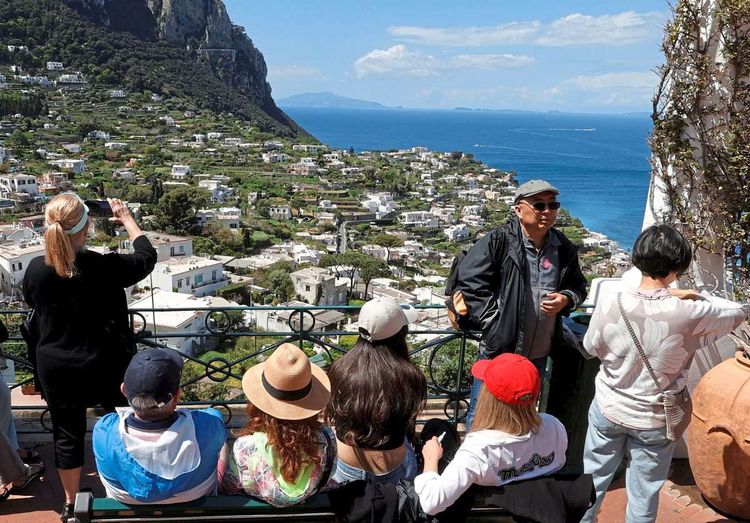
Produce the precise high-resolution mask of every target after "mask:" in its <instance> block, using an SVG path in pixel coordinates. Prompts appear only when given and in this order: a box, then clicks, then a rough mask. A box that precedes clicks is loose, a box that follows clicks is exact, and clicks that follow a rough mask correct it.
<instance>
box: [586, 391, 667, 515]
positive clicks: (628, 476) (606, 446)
mask: <svg viewBox="0 0 750 523" xmlns="http://www.w3.org/2000/svg"><path fill="white" fill-rule="evenodd" d="M674 447H675V442H674V441H669V440H668V439H667V436H666V428H665V427H660V428H658V429H650V430H637V429H629V428H627V427H623V426H622V425H618V424H616V423H613V422H611V421H610V420H608V419H607V418H605V417H604V415H603V414H602V413H601V411H600V410H599V407H598V405H597V404H596V398H594V401H593V402H591V407H590V408H589V428H588V431H587V432H586V445H585V450H584V454H583V470H584V472H585V473H587V474H592V475H593V476H594V489H595V490H596V502H595V503H594V505H593V506H592V507H591V508H590V509H589V510H588V511H587V512H586V515H585V516H584V517H583V519H582V520H581V521H582V522H587V523H593V522H594V521H596V514H597V513H598V512H599V508H600V507H601V505H602V501H603V500H604V495H605V494H606V493H607V489H608V488H609V484H610V483H611V482H612V478H613V477H614V475H615V472H616V471H617V469H618V467H619V466H620V463H621V462H622V458H623V456H624V455H625V454H626V453H627V456H628V468H627V470H626V472H625V489H626V492H627V495H628V507H627V511H626V516H625V521H626V522H627V523H653V522H654V521H656V513H657V511H658V508H659V491H660V490H661V488H662V486H663V485H664V481H665V480H666V479H667V473H668V472H669V465H670V464H671V462H672V454H673V453H674Z"/></svg>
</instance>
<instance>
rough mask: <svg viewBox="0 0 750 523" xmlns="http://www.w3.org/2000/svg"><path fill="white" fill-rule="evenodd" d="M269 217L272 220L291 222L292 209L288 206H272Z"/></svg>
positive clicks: (269, 209)
mask: <svg viewBox="0 0 750 523" xmlns="http://www.w3.org/2000/svg"><path fill="white" fill-rule="evenodd" d="M268 217H269V218H271V219H272V220H291V219H292V209H291V207H289V206H288V205H272V206H271V207H269V208H268Z"/></svg>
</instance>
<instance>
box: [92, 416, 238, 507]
mask: <svg viewBox="0 0 750 523" xmlns="http://www.w3.org/2000/svg"><path fill="white" fill-rule="evenodd" d="M132 412H133V410H132V409H130V408H125V409H118V410H117V412H114V413H110V414H107V415H106V416H104V417H103V418H101V419H100V420H99V421H98V422H97V423H96V425H95V426H94V433H93V447H94V457H95V458H96V468H97V469H98V470H99V476H100V477H101V481H102V484H103V485H104V488H105V490H106V492H107V497H110V498H113V499H116V500H117V501H120V502H122V503H129V504H145V503H148V504H152V503H155V504H158V503H182V502H185V501H192V500H194V499H197V498H199V497H201V496H205V495H213V494H215V493H216V486H217V466H218V460H219V452H220V451H221V448H222V446H223V445H224V443H225V442H226V439H227V429H226V427H225V426H224V420H223V419H222V417H221V414H220V413H219V412H218V411H216V410H214V409H210V408H209V409H202V410H189V409H177V411H176V414H177V419H176V420H175V421H174V423H172V425H170V426H169V427H168V428H167V429H165V430H164V431H163V432H162V433H161V435H160V436H159V439H158V440H157V441H146V440H143V439H140V438H137V437H135V436H134V435H131V434H130V433H129V432H128V430H127V427H126V423H125V420H126V418H127V417H128V416H130V414H131V413H132Z"/></svg>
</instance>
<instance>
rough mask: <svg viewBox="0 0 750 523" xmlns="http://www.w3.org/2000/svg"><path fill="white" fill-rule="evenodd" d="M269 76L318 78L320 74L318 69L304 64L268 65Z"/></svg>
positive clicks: (278, 77)
mask: <svg viewBox="0 0 750 523" xmlns="http://www.w3.org/2000/svg"><path fill="white" fill-rule="evenodd" d="M268 76H269V77H270V78H277V79H280V78H318V77H320V76H322V73H321V71H320V69H316V68H315V67H308V66H306V65H269V66H268Z"/></svg>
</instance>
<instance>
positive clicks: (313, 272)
mask: <svg viewBox="0 0 750 523" xmlns="http://www.w3.org/2000/svg"><path fill="white" fill-rule="evenodd" d="M289 276H290V277H291V278H292V283H293V284H294V292H296V293H297V295H298V296H300V298H302V299H303V300H304V301H306V302H307V303H309V304H311V305H339V304H345V303H346V285H345V284H344V285H336V276H334V274H333V273H332V272H331V271H330V270H329V269H324V268H322V267H308V268H307V269H300V270H298V271H294V272H293V273H291V274H289Z"/></svg>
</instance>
